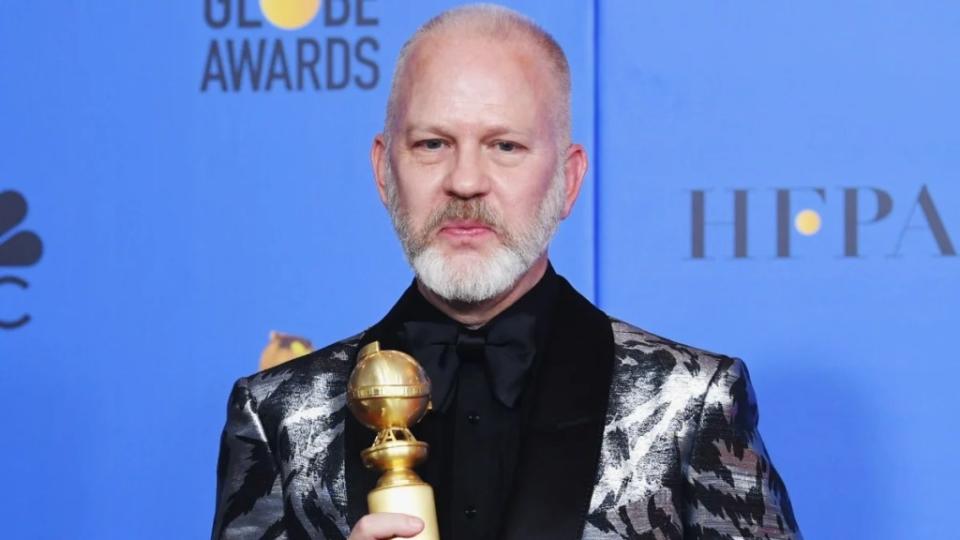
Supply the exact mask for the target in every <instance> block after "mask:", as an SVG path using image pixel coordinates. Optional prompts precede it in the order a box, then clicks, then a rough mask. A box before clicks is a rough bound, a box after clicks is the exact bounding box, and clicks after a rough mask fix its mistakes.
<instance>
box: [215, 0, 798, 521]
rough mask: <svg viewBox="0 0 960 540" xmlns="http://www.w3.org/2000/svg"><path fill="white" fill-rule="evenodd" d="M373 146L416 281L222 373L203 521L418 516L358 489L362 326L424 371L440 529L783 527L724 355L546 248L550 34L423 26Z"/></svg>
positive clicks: (740, 386) (551, 211) (553, 211)
mask: <svg viewBox="0 0 960 540" xmlns="http://www.w3.org/2000/svg"><path fill="white" fill-rule="evenodd" d="M371 161H372V165H373V172H374V177H375V179H376V186H377V190H378V191H379V193H380V198H381V200H382V201H383V203H384V205H385V206H386V208H387V210H388V211H389V213H390V216H391V218H392V220H393V223H394V226H395V228H396V230H397V235H398V237H399V239H400V242H401V244H402V245H403V249H404V252H405V254H406V256H407V258H408V260H409V262H410V264H411V266H412V268H413V270H414V273H415V275H416V279H415V280H414V282H413V283H412V284H411V285H410V287H409V288H408V289H407V290H406V291H405V292H404V293H403V294H402V296H401V297H400V299H399V300H398V302H397V304H396V305H395V306H394V307H393V308H392V309H391V310H390V312H389V313H387V315H386V316H385V317H384V318H383V319H382V320H381V321H380V322H378V323H377V324H375V325H374V326H372V327H371V328H369V329H367V330H365V331H364V332H363V333H361V334H359V335H357V336H354V337H351V338H348V339H346V340H343V341H340V342H337V343H334V344H332V345H330V346H328V347H326V348H323V349H321V350H318V351H316V352H314V353H311V354H309V355H307V356H304V357H302V358H300V359H297V360H293V361H291V362H288V363H286V364H283V365H280V366H277V367H275V368H272V369H269V370H267V371H264V372H261V373H258V374H255V375H252V376H250V377H245V378H242V379H240V380H238V381H237V383H236V385H235V386H234V389H233V392H232V394H231V397H230V404H229V410H228V411H229V412H228V418H227V423H226V427H225V428H224V433H223V438H222V444H221V454H220V463H219V467H218V488H217V510H216V518H215V523H214V529H213V537H214V538H328V539H334V538H340V539H342V538H350V539H354V540H367V539H382V538H404V537H412V536H415V535H416V534H418V533H419V532H420V530H421V529H422V527H423V523H422V522H421V521H420V520H419V519H416V518H414V517H411V516H405V515H401V514H370V513H368V510H367V506H366V504H367V501H366V494H367V493H368V492H369V491H370V490H371V489H372V488H373V487H374V485H375V483H376V479H377V476H378V473H377V472H375V471H369V470H367V469H365V468H364V466H363V464H362V463H361V461H360V452H361V451H362V450H363V449H364V448H365V447H367V446H368V445H369V444H370V441H371V433H370V431H369V430H367V429H366V428H365V427H363V426H362V425H360V424H359V423H358V422H357V421H356V420H355V419H354V418H353V417H352V416H351V415H350V414H348V413H347V411H346V409H345V392H346V382H347V379H348V377H349V375H350V372H351V370H352V369H353V366H354V365H355V362H356V355H357V352H358V350H359V349H360V348H362V347H363V346H364V345H366V344H368V343H372V342H373V341H379V342H380V343H381V345H382V346H383V347H384V348H390V349H399V350H403V351H406V352H408V353H410V354H412V355H413V356H414V357H415V358H417V359H418V360H419V361H420V363H421V364H422V365H423V367H424V369H425V370H426V372H427V374H428V375H429V376H430V379H431V381H432V395H431V398H432V401H433V404H434V408H433V410H432V411H430V412H429V413H428V414H427V415H426V417H424V419H423V420H422V421H421V422H420V423H419V424H418V425H417V426H415V427H414V429H413V431H414V434H415V435H416V437H417V438H418V439H419V440H423V441H425V442H427V443H428V444H429V445H430V454H431V455H430V458H429V459H428V460H427V462H426V464H425V465H424V466H423V467H422V468H421V469H420V471H419V472H420V473H421V476H422V477H423V478H424V480H426V481H427V482H428V483H430V484H431V485H432V486H433V487H434V488H435V490H436V502H437V515H438V521H439V528H440V535H441V537H442V538H444V539H446V540H452V539H456V540H468V539H501V538H508V539H513V538H516V539H521V538H522V539H537V538H543V539H551V540H553V539H570V540H573V539H578V538H587V539H607V538H650V539H653V538H676V539H680V538H718V539H719V538H727V539H732V538H778V539H799V538H800V533H799V530H798V527H797V523H796V520H795V519H794V516H793V512H792V510H791V507H790V501H789V497H788V496H787V491H786V488H785V486H784V484H783V482H782V480H781V479H780V476H779V475H778V474H777V472H776V470H774V468H773V465H772V463H771V461H770V458H769V457H768V455H767V453H766V451H765V449H764V446H763V443H762V441H761V439H760V435H759V433H758V432H757V408H756V402H755V400H754V396H753V391H752V388H751V386H750V380H749V377H748V374H747V370H746V367H745V366H744V364H743V363H742V362H741V361H740V360H738V359H734V358H728V357H725V356H721V355H717V354H712V353H708V352H705V351H702V350H698V349H694V348H692V347H688V346H685V345H681V344H678V343H675V342H673V341H670V340H667V339H664V338H661V337H658V336H655V335H652V334H650V333H647V332H645V331H643V330H640V329H638V328H634V327H632V326H630V325H628V324H626V323H623V322H621V321H618V320H616V319H612V318H610V317H609V316H607V315H606V314H605V313H603V312H601V311H600V310H598V309H597V308H596V307H594V306H593V305H592V304H591V303H590V302H589V301H587V300H586V299H585V298H583V297H582V296H581V295H580V294H578V293H577V292H576V291H575V290H574V289H573V288H572V287H571V286H570V284H569V283H568V282H567V281H566V280H564V279H563V278H562V277H560V276H559V275H557V274H556V273H555V272H554V271H553V269H552V267H551V266H550V263H549V260H548V257H547V247H548V244H549V242H550V239H551V238H552V236H553V233H554V231H555V230H556V227H557V225H558V223H559V222H560V221H561V220H563V219H564V218H565V217H566V216H567V215H569V214H570V211H571V209H572V208H573V205H574V203H575V202H576V200H577V195H578V194H579V192H580V187H581V184H582V182H583V177H584V174H585V173H586V170H587V156H586V153H585V151H584V149H583V147H582V146H580V145H578V144H574V143H572V142H571V140H570V72H569V67H568V64H567V60H566V57H565V55H564V53H563V51H562V50H561V48H560V47H559V46H558V45H557V43H556V42H555V41H554V40H553V38H552V37H550V36H549V35H548V34H547V33H545V32H544V31H543V30H542V29H540V28H539V27H538V26H537V25H536V24H534V23H533V22H531V21H530V20H528V19H526V18H525V17H523V16H521V15H519V14H517V13H515V12H513V11H510V10H507V9H504V8H499V7H492V6H467V7H463V8H458V9H455V10H452V11H448V12H445V13H443V14H441V15H439V16H437V17H435V18H434V19H432V20H430V21H429V22H427V23H426V24H425V25H424V26H422V27H421V28H420V29H419V30H418V31H417V32H416V34H414V36H413V37H412V38H411V39H410V40H409V41H408V42H407V43H406V44H405V45H404V47H403V49H402V50H401V53H400V57H399V60H398V62H397V67H396V72H395V74H394V78H393V84H392V87H391V92H390V99H389V102H388V105H387V120H386V123H385V126H384V130H383V133H382V134H379V135H377V136H376V137H375V138H374V141H373V147H372V150H371Z"/></svg>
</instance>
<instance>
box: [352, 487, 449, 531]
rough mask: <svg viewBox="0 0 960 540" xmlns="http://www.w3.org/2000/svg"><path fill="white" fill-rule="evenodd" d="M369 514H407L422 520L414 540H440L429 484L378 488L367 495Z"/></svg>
mask: <svg viewBox="0 0 960 540" xmlns="http://www.w3.org/2000/svg"><path fill="white" fill-rule="evenodd" d="M367 507H368V508H369V510H370V512H371V513H373V512H396V513H400V514H409V515H411V516H416V517H418V518H420V519H422V520H423V530H422V531H420V534H418V535H416V536H411V537H410V538H411V539H414V540H440V530H439V528H438V527H437V507H436V504H434V500H433V488H432V487H430V485H429V484H426V483H421V484H408V485H405V486H396V485H394V486H388V487H380V488H376V489H374V490H373V491H371V492H370V493H369V494H368V495H367Z"/></svg>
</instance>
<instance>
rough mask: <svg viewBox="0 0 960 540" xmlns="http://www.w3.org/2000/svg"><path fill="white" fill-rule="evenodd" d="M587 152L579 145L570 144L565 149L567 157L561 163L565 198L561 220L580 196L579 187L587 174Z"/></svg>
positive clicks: (568, 213)
mask: <svg viewBox="0 0 960 540" xmlns="http://www.w3.org/2000/svg"><path fill="white" fill-rule="evenodd" d="M587 166H588V162H587V151H586V150H585V149H584V148H583V145H581V144H571V145H570V147H569V148H567V155H566V156H565V157H564V161H563V178H564V192H565V195H566V197H565V198H564V203H563V213H562V214H561V215H560V218H561V219H566V217H567V216H569V215H570V212H572V211H573V204H574V203H575V202H577V197H579V196H580V187H581V186H583V178H584V176H586V174H587Z"/></svg>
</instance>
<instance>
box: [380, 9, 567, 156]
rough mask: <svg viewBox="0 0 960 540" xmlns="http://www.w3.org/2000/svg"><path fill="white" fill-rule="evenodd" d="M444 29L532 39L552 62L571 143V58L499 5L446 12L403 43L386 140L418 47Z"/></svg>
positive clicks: (560, 120)
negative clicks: (411, 60)
mask: <svg viewBox="0 0 960 540" xmlns="http://www.w3.org/2000/svg"><path fill="white" fill-rule="evenodd" d="M444 30H461V31H463V32H466V33H472V34H474V35H481V36H485V37H491V38H496V39H497V40H498V41H504V40H507V39H512V38H517V37H520V38H523V39H527V40H529V41H530V42H531V43H533V44H534V45H535V46H536V47H538V48H539V49H540V50H541V51H542V52H543V55H544V57H545V59H546V60H547V61H548V62H549V63H550V67H551V71H552V72H553V75H554V80H555V82H556V85H557V91H558V92H559V103H558V104H557V110H556V122H557V127H558V130H559V133H560V141H559V142H560V143H561V144H563V145H566V144H569V142H570V130H571V120H570V64H569V63H568V62H567V55H566V54H565V53H564V52H563V49H562V48H561V47H560V45H559V44H558V43H557V41H556V40H555V39H553V36H551V35H550V34H549V33H547V31H546V30H544V29H543V28H541V27H540V25H538V24H537V23H535V22H533V21H532V20H531V19H530V18H529V17H527V16H525V15H522V14H520V13H518V12H516V11H514V10H512V9H509V8H506V7H503V6H498V5H495V4H471V5H467V6H461V7H458V8H454V9H450V10H448V11H444V12H443V13H441V14H439V15H437V16H436V17H434V18H432V19H430V20H429V21H427V22H426V23H424V24H423V26H421V27H420V28H418V29H417V31H416V32H414V34H413V36H411V37H410V39H408V40H407V42H406V43H404V44H403V47H402V48H401V49H400V55H399V56H398V57H397V64H396V67H395V68H394V71H393V81H392V83H391V85H390V97H389V98H388V99H387V117H386V120H385V122H384V137H385V138H386V140H387V144H389V141H390V134H391V130H392V128H393V127H394V122H395V121H396V118H397V107H398V103H397V102H398V100H399V95H398V94H399V93H400V92H399V86H400V83H401V82H402V79H403V77H404V76H405V74H406V66H407V61H408V59H409V57H410V53H411V52H412V51H413V50H414V49H415V48H416V45H417V44H418V43H419V42H420V41H421V40H422V39H423V38H425V37H427V36H428V35H430V34H433V33H435V32H440V31H444Z"/></svg>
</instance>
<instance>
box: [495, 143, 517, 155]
mask: <svg viewBox="0 0 960 540" xmlns="http://www.w3.org/2000/svg"><path fill="white" fill-rule="evenodd" d="M497 149H498V150H500V151H501V152H515V151H516V150H517V143H512V142H509V141H500V142H498V143H497Z"/></svg>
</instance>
